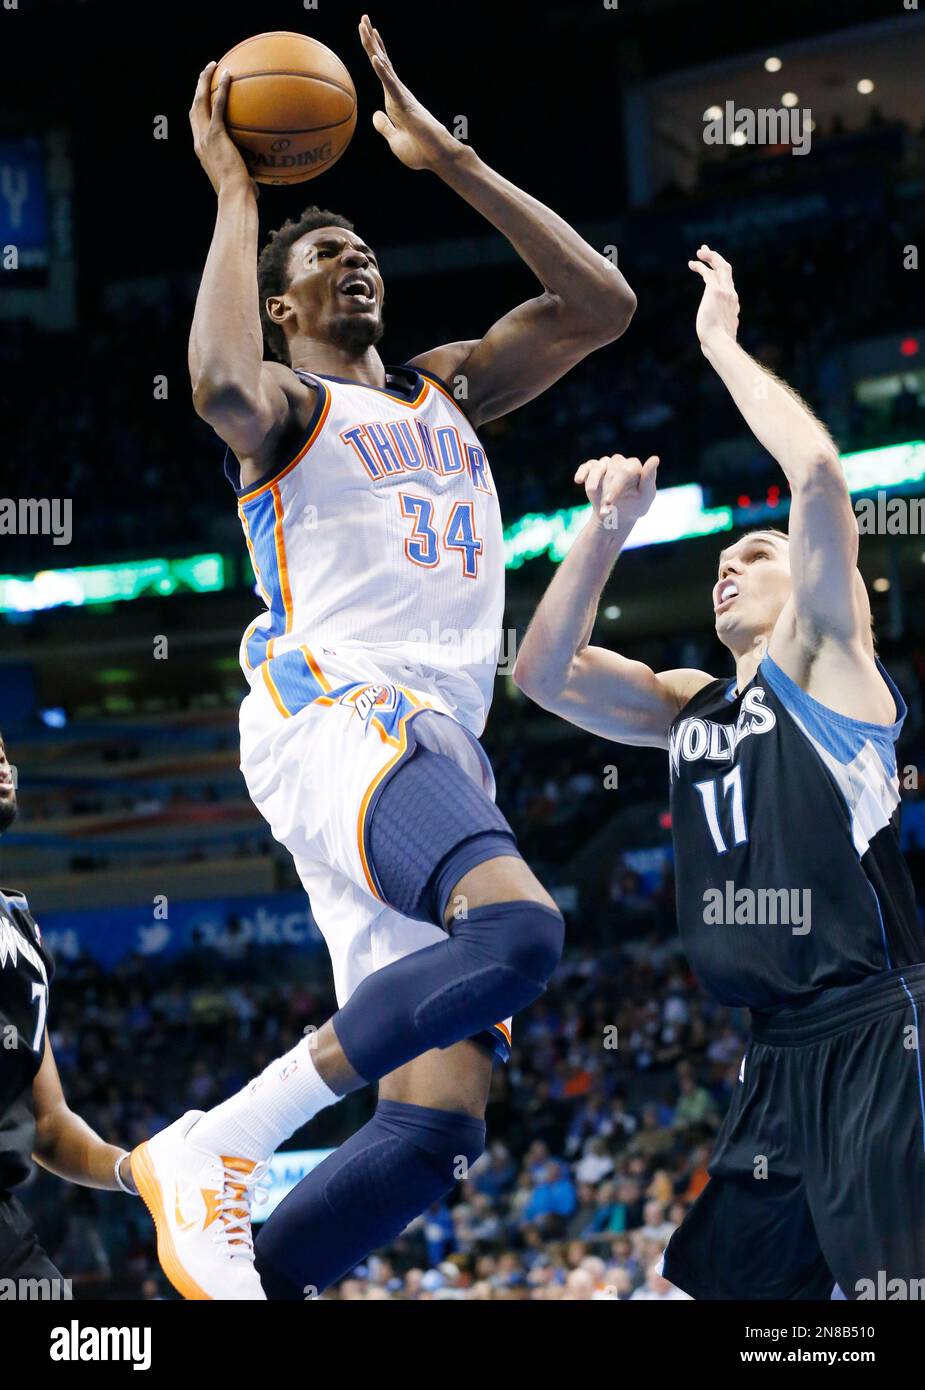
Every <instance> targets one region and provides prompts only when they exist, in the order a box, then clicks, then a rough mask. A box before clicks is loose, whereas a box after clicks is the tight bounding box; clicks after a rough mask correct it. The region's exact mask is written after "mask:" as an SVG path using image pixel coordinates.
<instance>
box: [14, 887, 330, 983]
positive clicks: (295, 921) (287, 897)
mask: <svg viewBox="0 0 925 1390" xmlns="http://www.w3.org/2000/svg"><path fill="white" fill-rule="evenodd" d="M38 916H39V925H40V927H41V929H42V936H43V938H44V940H45V941H46V943H47V944H48V946H49V949H50V950H51V952H52V954H53V955H54V956H55V957H57V958H58V959H59V960H62V961H67V960H75V959H76V958H77V956H78V955H80V954H81V953H84V954H86V955H89V956H92V957H93V958H94V959H95V960H97V961H99V963H100V964H101V965H103V966H106V967H107V968H109V967H111V966H113V965H116V964H117V963H118V962H119V961H120V960H122V959H123V958H124V957H125V956H129V955H133V954H136V955H140V956H149V957H151V958H152V960H165V959H168V958H169V957H171V956H177V955H181V954H183V953H184V952H188V951H197V952H200V953H201V952H212V953H214V954H215V956H216V958H217V960H218V961H222V960H225V961H229V960H237V959H240V958H241V956H242V955H243V954H244V953H245V952H246V951H248V950H251V951H253V950H263V949H269V948H271V947H280V946H288V947H291V948H293V949H298V950H309V951H317V950H320V948H321V947H322V946H323V945H324V940H323V938H322V935H321V933H320V931H319V930H318V928H317V926H316V925H315V921H314V918H313V917H312V915H311V910H310V908H309V905H308V898H307V897H306V896H305V894H304V893H272V894H266V895H258V896H248V897H235V898H209V899H207V900H200V901H194V902H177V903H174V902H170V903H167V902H165V901H164V900H163V899H158V900H157V901H156V902H154V903H152V904H151V905H150V906H145V907H120V908H100V909H93V910H90V911H86V912H48V913H39V914H38Z"/></svg>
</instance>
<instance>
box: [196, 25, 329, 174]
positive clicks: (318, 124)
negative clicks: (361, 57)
mask: <svg viewBox="0 0 925 1390" xmlns="http://www.w3.org/2000/svg"><path fill="white" fill-rule="evenodd" d="M226 68H227V69H228V71H229V72H230V73H231V87H230V89H229V92H228V105H227V107H226V110H225V126H226V129H227V131H228V134H229V135H230V136H231V138H232V140H233V141H234V142H235V144H236V145H237V146H238V148H239V149H240V151H241V153H242V154H243V156H244V159H245V162H246V163H247V166H248V169H249V170H250V173H251V176H252V177H253V178H254V179H256V180H257V182H258V183H272V184H291V183H304V182H305V181H306V180H307V179H314V178H317V176H318V175H319V174H321V173H323V172H324V170H325V169H329V168H330V166H331V165H332V164H334V163H335V162H336V161H337V160H338V159H340V157H341V155H342V154H343V152H344V150H345V149H346V148H347V146H348V145H349V144H350V140H351V137H352V135H353V132H354V130H355V129H356V123H357V94H356V89H355V88H354V85H353V79H352V78H351V76H350V74H349V72H348V71H347V69H346V68H345V67H344V64H343V63H342V62H341V60H340V59H339V58H338V57H337V55H336V53H332V52H331V50H330V49H329V48H326V47H325V45H324V44H323V43H318V41H317V40H316V39H310V38H307V37H306V35H305V34H293V33H289V32H287V31H285V30H278V31H276V32H274V33H269V34H255V35H254V37H253V38H250V39H244V40H242V42H241V43H239V44H236V45H235V47H234V48H232V49H230V50H229V51H228V52H227V53H226V54H225V56H224V58H222V60H221V62H220V63H218V65H217V66H216V68H215V72H214V73H213V76H212V99H213V101H214V100H215V92H216V89H217V87H218V82H219V78H220V77H221V74H222V73H223V72H224V71H225V69H226Z"/></svg>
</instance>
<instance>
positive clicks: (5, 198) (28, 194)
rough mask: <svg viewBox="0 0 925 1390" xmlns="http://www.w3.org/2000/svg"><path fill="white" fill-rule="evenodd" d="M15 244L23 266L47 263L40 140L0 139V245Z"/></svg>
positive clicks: (31, 267) (42, 158) (43, 158)
mask: <svg viewBox="0 0 925 1390" xmlns="http://www.w3.org/2000/svg"><path fill="white" fill-rule="evenodd" d="M4 246H15V247H16V250H17V252H18V254H19V266H20V269H22V270H35V269H41V268H43V267H44V266H46V265H47V264H48V212H47V204H46V197H45V155H44V151H43V148H42V142H41V140H38V139H35V138H34V137H31V136H30V137H28V138H27V139H24V140H0V247H4Z"/></svg>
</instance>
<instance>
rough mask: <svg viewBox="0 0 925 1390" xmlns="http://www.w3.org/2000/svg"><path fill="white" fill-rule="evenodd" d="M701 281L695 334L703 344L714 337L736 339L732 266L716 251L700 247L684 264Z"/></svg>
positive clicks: (737, 320)
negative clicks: (701, 290)
mask: <svg viewBox="0 0 925 1390" xmlns="http://www.w3.org/2000/svg"><path fill="white" fill-rule="evenodd" d="M687 264H688V265H689V266H690V268H691V270H693V271H695V272H696V273H697V274H698V275H699V276H700V278H701V279H702V280H703V298H702V299H701V301H700V308H699V309H698V311H697V337H698V338H699V339H700V342H701V344H702V345H703V346H704V347H708V346H709V344H710V343H711V342H713V341H715V339H716V338H717V337H725V338H731V339H732V340H733V342H735V338H736V334H737V333H738V331H739V296H738V295H737V294H736V287H735V285H734V284H733V281H732V266H731V265H730V264H729V262H728V261H726V260H724V259H723V257H722V256H721V255H720V254H719V252H718V251H711V250H710V248H709V246H701V247H700V249H699V251H698V252H697V259H696V260H695V261H688V263H687Z"/></svg>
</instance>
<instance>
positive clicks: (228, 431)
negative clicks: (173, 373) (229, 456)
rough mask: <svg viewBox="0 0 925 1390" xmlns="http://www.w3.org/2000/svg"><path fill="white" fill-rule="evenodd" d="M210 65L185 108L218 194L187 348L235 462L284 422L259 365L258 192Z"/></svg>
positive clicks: (210, 417)
mask: <svg viewBox="0 0 925 1390" xmlns="http://www.w3.org/2000/svg"><path fill="white" fill-rule="evenodd" d="M214 68H215V64H214V63H209V65H208V66H207V67H206V68H205V69H204V70H203V72H202V73H201V74H200V77H199V82H198V85H197V87H196V95H195V97H194V99H193V105H192V108H191V109H190V124H191V126H192V128H193V141H194V147H195V150H196V154H197V156H198V158H199V160H200V163H201V164H202V166H203V168H204V169H205V171H206V173H207V174H208V176H209V179H210V181H211V183H212V187H213V188H214V189H215V192H216V194H217V195H218V212H217V215H216V220H215V230H214V232H213V235H212V245H211V246H210V248H209V256H208V259H207V261H206V266H205V271H204V272H203V276H202V282H201V284H200V286H199V294H198V296H197V299H196V311H195V314H194V316H193V327H192V332H191V334H190V343H189V369H190V379H191V381H192V386H193V403H194V405H195V407H196V411H197V413H198V414H199V415H201V416H202V418H203V419H204V420H207V421H208V423H209V424H210V425H211V426H212V427H213V429H214V430H215V431H216V433H217V434H219V435H220V436H221V437H222V439H224V440H225V442H226V443H227V444H229V445H230V446H231V448H232V449H233V450H234V452H235V454H236V455H237V456H238V458H239V459H241V460H244V459H250V458H254V457H256V456H259V454H260V452H261V450H262V449H263V448H264V447H265V446H266V444H267V441H268V440H271V439H272V438H273V437H274V435H275V433H276V432H277V431H279V430H281V429H282V428H283V427H284V426H285V423H286V421H287V419H288V414H289V402H288V399H287V397H286V394H285V392H284V391H283V389H282V387H281V385H280V383H279V379H278V372H279V369H278V368H277V367H276V366H275V364H271V363H264V360H263V332H262V329H261V324H260V301H259V297H258V290H257V236H258V220H257V194H256V191H255V187H254V184H253V182H252V181H251V177H250V175H249V173H248V171H247V166H246V165H245V163H244V160H243V158H242V157H241V154H240V153H239V151H238V150H237V149H236V148H235V146H234V144H233V143H232V140H231V138H230V136H229V135H228V132H227V131H226V129H225V122H224V111H225V104H226V102H227V99H228V88H229V86H230V81H231V79H230V77H228V76H224V77H223V78H222V79H221V81H220V82H219V85H218V88H217V90H216V94H215V102H214V104H213V103H212V102H211V99H210V95H209V90H210V84H211V81H212V74H213V70H214Z"/></svg>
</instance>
